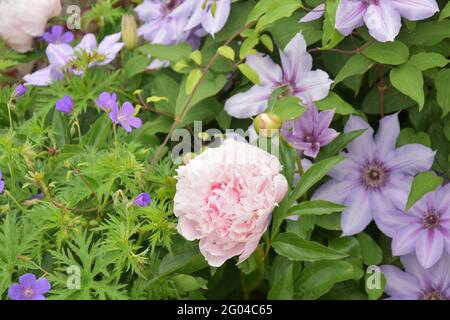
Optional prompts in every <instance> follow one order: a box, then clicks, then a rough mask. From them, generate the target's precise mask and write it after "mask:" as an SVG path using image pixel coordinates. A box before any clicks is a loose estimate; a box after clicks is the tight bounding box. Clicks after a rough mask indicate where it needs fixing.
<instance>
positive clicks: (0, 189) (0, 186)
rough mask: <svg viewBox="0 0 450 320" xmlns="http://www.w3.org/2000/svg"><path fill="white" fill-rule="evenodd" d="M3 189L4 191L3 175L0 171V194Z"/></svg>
mask: <svg viewBox="0 0 450 320" xmlns="http://www.w3.org/2000/svg"><path fill="white" fill-rule="evenodd" d="M4 189H5V182H4V181H3V174H2V171H1V170H0V193H2V192H3V190H4Z"/></svg>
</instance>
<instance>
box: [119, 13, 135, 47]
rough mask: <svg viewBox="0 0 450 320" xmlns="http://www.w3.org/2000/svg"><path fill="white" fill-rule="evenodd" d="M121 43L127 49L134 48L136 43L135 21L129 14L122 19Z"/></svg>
mask: <svg viewBox="0 0 450 320" xmlns="http://www.w3.org/2000/svg"><path fill="white" fill-rule="evenodd" d="M122 41H123V43H124V44H125V47H126V48H128V49H132V48H134V47H136V45H137V43H138V33H137V25H136V20H135V19H134V16H133V15H131V14H127V15H124V16H123V17H122Z"/></svg>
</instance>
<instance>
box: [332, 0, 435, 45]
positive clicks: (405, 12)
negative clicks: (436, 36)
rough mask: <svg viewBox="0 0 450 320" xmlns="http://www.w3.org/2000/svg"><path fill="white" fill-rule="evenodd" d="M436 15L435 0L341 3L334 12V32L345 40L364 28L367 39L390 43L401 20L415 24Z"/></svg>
mask: <svg viewBox="0 0 450 320" xmlns="http://www.w3.org/2000/svg"><path fill="white" fill-rule="evenodd" d="M438 11H439V7H438V5H437V3H436V1H435V0H419V1H418V0H341V1H340V3H339V6H338V8H337V12H336V29H338V30H339V32H341V33H342V34H343V35H345V36H347V35H349V34H350V33H351V32H352V31H353V30H354V29H356V28H358V27H361V26H362V25H363V24H366V26H367V28H368V29H369V33H370V35H371V36H372V37H374V38H375V39H377V40H378V41H381V42H386V41H394V39H395V37H396V36H397V35H398V33H399V32H400V28H401V25H402V21H401V18H402V17H404V18H406V19H408V20H412V21H417V20H423V19H427V18H429V17H431V16H432V15H434V14H435V13H436V12H438Z"/></svg>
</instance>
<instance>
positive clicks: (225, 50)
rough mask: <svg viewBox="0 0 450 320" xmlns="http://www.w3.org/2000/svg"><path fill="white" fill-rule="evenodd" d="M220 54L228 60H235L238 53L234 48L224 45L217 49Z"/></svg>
mask: <svg viewBox="0 0 450 320" xmlns="http://www.w3.org/2000/svg"><path fill="white" fill-rule="evenodd" d="M217 51H218V52H219V54H220V55H221V56H223V57H225V58H227V59H228V60H231V61H234V58H235V56H236V54H235V53H234V50H233V49H232V48H231V47H229V46H222V47H220V48H219V49H217Z"/></svg>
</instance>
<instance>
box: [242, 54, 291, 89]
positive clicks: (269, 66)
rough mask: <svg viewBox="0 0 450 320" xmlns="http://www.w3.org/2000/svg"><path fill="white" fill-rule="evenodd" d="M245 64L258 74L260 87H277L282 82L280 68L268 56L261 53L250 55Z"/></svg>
mask: <svg viewBox="0 0 450 320" xmlns="http://www.w3.org/2000/svg"><path fill="white" fill-rule="evenodd" d="M245 63H246V64H248V65H249V66H250V67H251V68H252V69H253V70H255V71H256V72H257V73H258V75H259V80H260V86H276V85H277V84H278V83H280V82H281V81H282V77H283V74H282V72H281V68H280V66H279V65H277V64H276V63H274V62H273V61H272V59H271V58H270V57H269V56H268V55H264V54H261V53H257V54H252V55H249V56H248V57H247V59H246V61H245Z"/></svg>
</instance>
